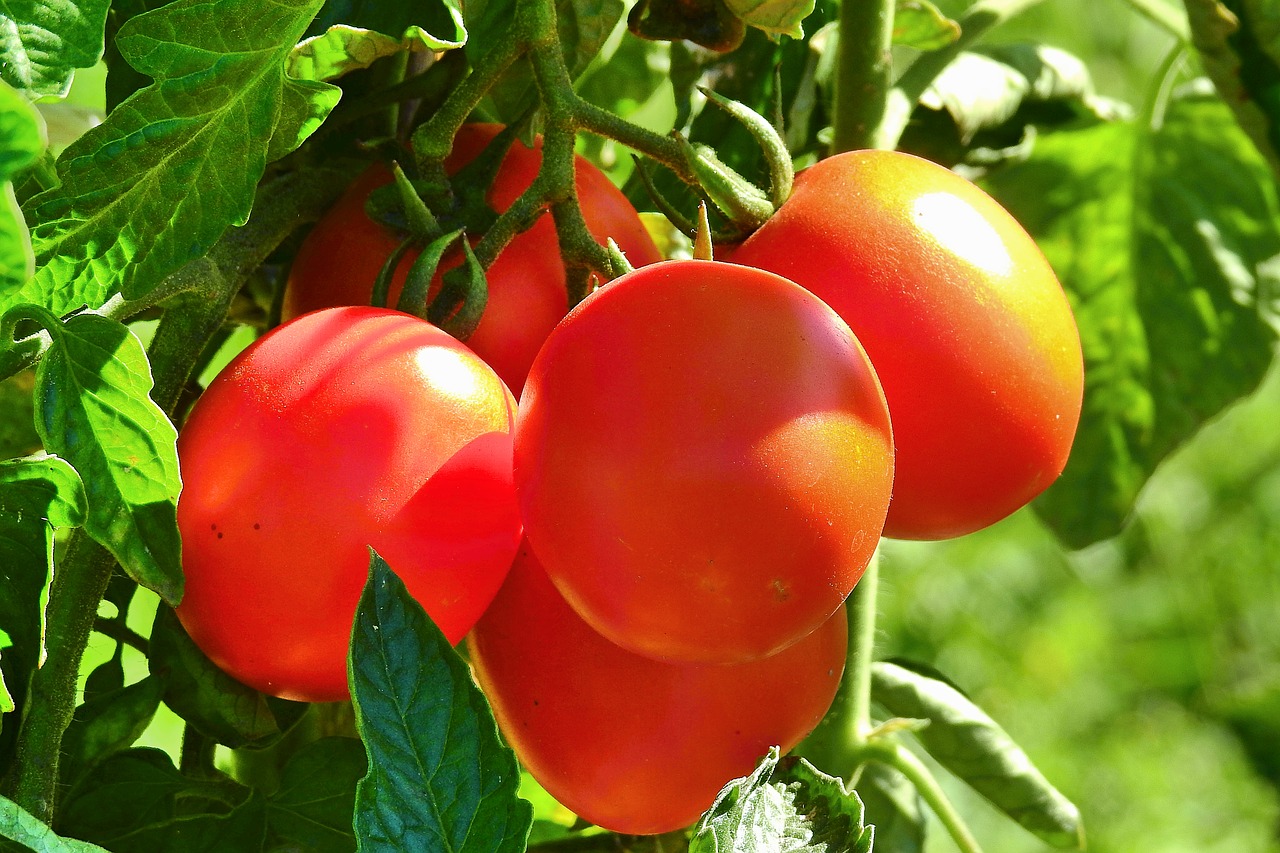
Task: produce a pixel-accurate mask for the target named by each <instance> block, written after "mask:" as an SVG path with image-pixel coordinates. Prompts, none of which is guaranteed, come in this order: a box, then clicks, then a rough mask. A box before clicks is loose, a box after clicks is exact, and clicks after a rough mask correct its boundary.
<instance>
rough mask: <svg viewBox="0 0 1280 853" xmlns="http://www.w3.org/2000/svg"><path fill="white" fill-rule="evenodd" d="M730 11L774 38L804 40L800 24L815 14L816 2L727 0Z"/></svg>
mask: <svg viewBox="0 0 1280 853" xmlns="http://www.w3.org/2000/svg"><path fill="white" fill-rule="evenodd" d="M725 5H726V6H728V7H729V11H731V12H733V14H735V15H737V16H738V17H739V18H741V19H742V20H743V21H745V22H746V23H747V24H748V25H750V26H753V27H755V28H756V29H758V30H764V31H765V32H766V33H768V34H770V35H772V36H780V35H782V36H791V37H792V38H797V39H798V38H803V37H804V27H802V26H800V22H801V21H803V20H804V19H805V18H807V17H809V15H810V14H811V13H812V12H813V7H814V0H725Z"/></svg>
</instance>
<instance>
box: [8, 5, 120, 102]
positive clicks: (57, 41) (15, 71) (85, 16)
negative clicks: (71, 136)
mask: <svg viewBox="0 0 1280 853" xmlns="http://www.w3.org/2000/svg"><path fill="white" fill-rule="evenodd" d="M110 5H111V4H110V2H109V0H76V2H74V3H70V2H50V0H8V2H6V3H4V4H3V5H0V56H3V57H4V62H0V80H3V81H4V82H5V83H8V84H9V85H10V86H13V87H14V88H15V89H18V90H20V91H22V92H23V94H25V95H26V96H27V98H29V99H30V100H35V99H36V98H39V97H41V96H44V95H65V94H66V93H67V90H68V89H69V88H71V76H72V75H73V74H74V73H75V69H77V68H89V67H90V66H92V65H93V64H94V63H95V62H97V61H98V57H100V56H102V46H103V27H104V25H105V22H106V18H107V8H108V7H109V6H110Z"/></svg>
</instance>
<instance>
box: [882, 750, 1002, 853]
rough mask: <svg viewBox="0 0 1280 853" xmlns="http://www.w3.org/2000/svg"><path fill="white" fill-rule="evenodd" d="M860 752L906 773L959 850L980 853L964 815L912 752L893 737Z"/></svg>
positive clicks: (963, 852) (965, 852)
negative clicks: (961, 814)
mask: <svg viewBox="0 0 1280 853" xmlns="http://www.w3.org/2000/svg"><path fill="white" fill-rule="evenodd" d="M863 756H864V758H867V759H871V760H875V761H879V762H880V763H881V764H886V765H888V766H889V767H892V768H893V769H895V770H897V771H898V772H899V773H901V774H902V775H903V776H905V777H907V781H909V782H910V783H911V784H912V786H913V787H915V789H916V790H917V791H918V792H920V796H921V797H922V798H923V799H924V801H925V803H927V804H928V806H929V808H930V809H931V810H932V811H933V813H934V814H935V815H937V816H938V820H940V821H941V822H942V825H943V827H945V828H946V830H947V834H948V835H950V836H951V839H952V840H953V841H954V842H955V843H956V847H958V848H960V850H961V851H962V853H982V848H981V847H980V846H979V845H978V840H977V839H976V838H974V837H973V833H972V832H970V830H969V827H968V826H967V825H966V824H965V822H964V818H962V817H961V816H960V813H959V812H957V811H956V807H955V806H954V805H952V804H951V800H949V799H947V795H946V792H945V791H943V790H942V786H941V785H939V784H938V780H937V779H936V778H935V777H934V775H933V773H932V771H930V770H929V767H928V766H927V765H926V764H925V763H924V762H923V761H921V760H920V758H919V757H917V756H916V754H915V753H914V752H912V751H911V750H909V749H907V748H906V747H905V746H903V745H902V744H901V743H898V742H896V741H890V740H884V739H877V740H874V741H871V742H870V743H868V744H867V746H866V747H865V749H864V750H863Z"/></svg>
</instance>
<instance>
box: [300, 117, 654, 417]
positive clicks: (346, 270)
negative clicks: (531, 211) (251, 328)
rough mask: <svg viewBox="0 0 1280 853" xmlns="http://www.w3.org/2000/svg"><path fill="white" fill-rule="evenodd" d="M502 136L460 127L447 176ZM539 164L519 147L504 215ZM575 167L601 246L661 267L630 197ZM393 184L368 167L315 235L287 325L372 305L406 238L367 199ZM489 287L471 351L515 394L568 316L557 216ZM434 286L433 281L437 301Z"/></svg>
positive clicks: (583, 163) (305, 249)
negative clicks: (376, 285) (331, 310)
mask: <svg viewBox="0 0 1280 853" xmlns="http://www.w3.org/2000/svg"><path fill="white" fill-rule="evenodd" d="M501 130H502V127H501V125H496V124H468V125H464V126H463V127H462V128H461V129H460V130H459V132H458V135H457V137H456V139H455V141H454V150H453V154H452V155H451V156H450V157H449V159H448V160H446V161H445V169H446V170H447V171H448V172H449V173H450V174H452V173H454V172H457V171H458V170H459V169H461V168H462V167H463V166H465V165H466V164H467V163H469V162H470V161H471V160H472V159H474V158H475V157H476V156H477V155H478V154H479V153H480V152H481V151H482V150H484V147H485V146H486V145H488V144H489V142H491V141H492V140H493V138H494V137H495V136H497V134H498V133H499V131H501ZM541 163H542V153H541V140H539V142H538V147H536V148H526V147H525V146H524V145H523V144H521V143H520V142H519V141H518V140H517V141H516V142H514V143H513V144H512V146H511V149H510V151H508V153H507V157H506V159H505V160H503V162H502V166H501V168H500V169H499V170H498V175H497V177H496V178H495V179H494V183H493V186H492V187H491V188H490V190H489V195H488V201H489V204H490V206H492V207H493V209H494V210H496V211H498V212H502V211H504V210H506V209H507V208H508V207H510V206H511V204H512V202H514V201H515V200H516V199H517V198H518V197H519V196H520V194H521V193H523V192H524V191H525V190H526V189H528V188H529V186H530V185H531V184H532V183H533V180H534V178H535V177H537V174H538V168H539V166H540V165H541ZM576 168H577V171H576V182H577V190H578V198H579V202H580V204H581V206H582V213H583V216H584V218H585V219H586V222H587V228H588V229H589V230H590V231H591V233H592V234H593V235H594V236H595V237H596V238H597V239H599V240H600V241H601V242H604V241H605V240H606V239H607V238H609V237H612V238H613V239H614V240H615V241H616V242H617V243H618V245H619V247H621V248H622V250H623V252H625V253H626V255H627V258H628V259H629V260H630V261H631V263H632V264H633V265H635V266H641V265H644V264H650V263H653V262H655V261H658V260H661V256H660V255H659V254H658V250H657V247H656V246H654V243H653V240H652V238H650V237H649V234H648V232H647V231H646V230H645V227H644V223H642V222H641V221H640V218H639V216H637V215H636V211H635V208H633V207H632V206H631V203H630V202H629V201H627V198H626V196H624V195H623V194H622V192H621V191H620V190H619V189H618V188H617V187H615V186H614V185H613V183H612V182H610V181H609V179H608V178H607V177H606V176H605V175H604V173H603V172H601V171H600V170H599V169H597V168H596V167H595V166H593V165H592V164H591V163H589V162H588V161H587V160H585V159H583V158H581V157H579V158H578V159H577V167H576ZM391 180H392V177H391V171H390V169H388V168H387V167H385V166H383V165H382V164H375V165H373V166H371V167H370V168H369V169H368V170H366V171H365V172H364V173H363V174H362V175H361V176H360V177H358V178H357V179H356V180H355V182H353V183H352V185H351V186H350V187H349V188H348V189H347V192H346V193H345V194H344V195H343V196H342V197H341V198H340V199H339V200H338V202H337V203H336V204H335V205H334V206H333V208H331V209H330V211H329V212H328V213H327V214H326V215H325V216H324V217H323V218H322V219H321V220H320V221H319V222H318V223H317V224H316V226H315V227H314V228H313V229H312V230H311V233H310V234H309V235H308V236H307V238H306V239H305V240H304V241H303V243H302V245H301V246H300V247H299V249H298V254H297V256H296V258H295V260H294V263H293V267H292V269H291V270H290V273H289V282H288V284H287V285H286V289H285V295H284V303H283V307H282V310H281V317H282V319H286V320H287V319H290V318H292V317H296V316H298V315H299V314H303V313H306V312H307V311H313V310H316V309H317V308H328V307H330V306H335V305H364V304H368V302H369V299H370V297H371V296H372V295H373V282H374V279H375V278H376V277H377V275H378V271H379V270H380V269H381V268H382V265H383V264H384V263H385V262H386V260H387V258H388V257H390V256H391V253H392V252H394V251H395V249H396V248H397V247H398V246H399V245H400V242H401V240H402V239H403V235H401V234H397V233H395V232H394V231H393V230H392V229H390V228H387V227H386V226H384V225H382V224H380V223H377V222H374V221H373V220H371V219H369V217H368V216H367V215H366V214H365V202H366V200H367V199H368V198H369V194H370V193H371V192H373V190H375V189H377V188H378V187H380V186H383V185H385V184H388V183H390V182H391ZM417 256H418V252H417V251H410V252H409V253H408V254H407V256H406V257H405V259H404V260H403V261H402V262H401V264H400V266H399V267H398V268H397V272H396V275H395V276H394V278H393V280H392V284H391V287H390V291H389V293H388V296H387V305H388V306H390V307H395V304H396V300H397V299H398V298H399V295H400V290H401V289H402V287H403V286H404V280H405V276H406V275H408V272H409V267H410V266H412V264H413V261H414V259H415V258H416V257H417ZM457 263H458V257H457V255H456V254H455V255H453V256H450V257H448V258H446V260H445V262H444V263H443V264H442V266H443V267H444V268H446V269H447V268H449V267H452V266H455V265H456V264H457ZM487 279H488V283H489V301H488V303H487V304H486V305H485V312H484V315H483V317H482V318H481V320H480V325H479V326H478V327H477V328H476V330H475V332H473V333H472V335H471V336H470V337H469V338H468V339H467V345H468V346H469V347H471V349H472V350H474V351H475V353H476V354H477V355H479V356H480V357H481V358H483V359H484V360H485V361H486V362H487V363H488V364H489V365H490V366H491V367H493V369H494V371H496V372H497V374H498V375H499V376H501V377H502V380H503V381H504V382H506V383H507V387H509V388H510V389H511V390H512V391H514V392H515V393H516V394H517V395H518V394H519V393H520V389H521V388H522V387H523V385H524V377H525V375H526V374H527V373H528V372H529V364H530V363H531V362H532V361H533V357H534V355H535V354H537V352H538V347H540V346H541V345H542V342H543V341H544V340H545V339H546V337H547V334H548V333H550V331H551V329H552V328H553V327H554V326H555V324H556V323H557V322H559V321H560V318H561V317H563V316H564V314H565V312H566V311H567V310H568V295H567V292H566V289H565V278H564V268H563V266H562V264H561V261H560V246H559V242H558V240H557V238H556V232H555V224H554V223H553V222H552V221H551V217H550V216H548V215H543V216H542V217H540V218H539V219H538V221H537V222H535V223H534V225H533V227H532V228H530V229H529V230H528V231H525V232H524V233H522V234H519V235H518V236H516V237H515V239H513V240H512V241H511V242H510V243H509V244H508V245H507V247H506V249H504V250H503V252H502V254H501V255H499V256H498V259H497V260H496V261H495V262H494V264H493V266H492V267H490V268H489V272H488V276H487ZM438 285H439V277H438V276H437V279H436V282H435V283H434V286H433V292H432V294H431V295H434V288H435V287H438Z"/></svg>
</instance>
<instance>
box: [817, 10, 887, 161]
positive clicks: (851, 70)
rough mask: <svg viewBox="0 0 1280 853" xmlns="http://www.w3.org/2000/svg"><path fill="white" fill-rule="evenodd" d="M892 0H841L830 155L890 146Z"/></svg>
mask: <svg viewBox="0 0 1280 853" xmlns="http://www.w3.org/2000/svg"><path fill="white" fill-rule="evenodd" d="M893 12H894V0H844V2H842V3H841V4H840V24H839V26H840V30H839V32H840V40H839V44H838V47H837V49H838V53H837V58H836V81H835V107H834V120H833V127H832V132H833V138H832V141H831V153H832V154H838V153H840V152H841V151H852V150H853V149H855V148H892V147H893V146H894V143H895V142H897V139H896V138H890V136H889V135H888V134H887V133H886V127H885V117H886V114H887V110H888V98H889V90H890V88H891V87H892V85H893V62H892V58H891V55H890V52H889V50H890V48H891V47H892V45H893Z"/></svg>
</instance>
